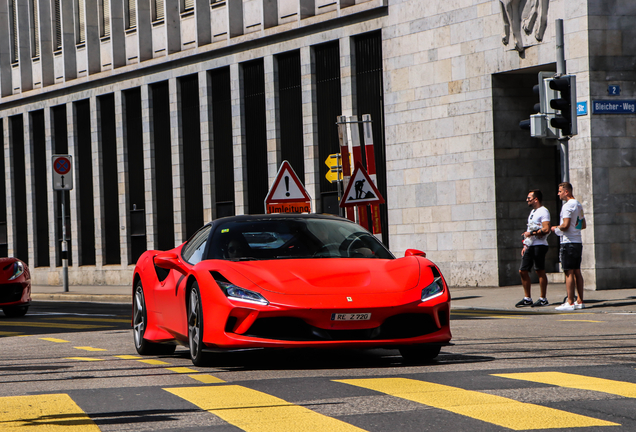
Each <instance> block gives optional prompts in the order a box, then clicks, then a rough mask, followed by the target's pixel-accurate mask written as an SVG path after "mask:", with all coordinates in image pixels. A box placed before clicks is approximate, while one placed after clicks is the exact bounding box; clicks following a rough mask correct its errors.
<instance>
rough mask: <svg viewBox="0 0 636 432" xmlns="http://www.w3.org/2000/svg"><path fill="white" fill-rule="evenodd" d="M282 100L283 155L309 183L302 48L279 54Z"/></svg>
mask: <svg viewBox="0 0 636 432" xmlns="http://www.w3.org/2000/svg"><path fill="white" fill-rule="evenodd" d="M277 60H278V101H279V111H278V112H279V116H278V117H277V121H278V128H279V130H280V154H281V159H282V160H286V161H288V162H289V163H290V165H291V166H292V168H293V169H294V171H295V172H296V174H297V175H298V178H300V180H301V181H302V182H303V184H304V183H305V150H304V146H303V98H302V83H301V75H300V51H293V52H291V53H285V54H281V55H279V56H277Z"/></svg>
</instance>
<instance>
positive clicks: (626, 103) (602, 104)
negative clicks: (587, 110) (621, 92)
mask: <svg viewBox="0 0 636 432" xmlns="http://www.w3.org/2000/svg"><path fill="white" fill-rule="evenodd" d="M592 113H593V114H635V113H636V100H600V101H592Z"/></svg>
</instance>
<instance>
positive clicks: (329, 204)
mask: <svg viewBox="0 0 636 432" xmlns="http://www.w3.org/2000/svg"><path fill="white" fill-rule="evenodd" d="M314 60H315V70H314V73H315V79H316V117H317V122H318V124H317V129H318V159H319V160H318V166H319V167H320V170H319V177H320V179H319V184H320V203H321V209H322V210H321V211H322V213H331V214H335V215H337V214H339V207H338V186H337V184H336V183H331V182H330V181H328V180H327V179H326V178H325V175H326V174H327V169H328V168H327V165H326V164H324V163H323V161H325V160H326V159H327V157H328V156H329V155H330V154H333V153H339V152H340V141H339V140H338V127H337V125H336V120H337V117H338V116H339V115H342V99H341V92H340V47H339V45H338V42H330V43H327V44H323V45H318V46H315V47H314Z"/></svg>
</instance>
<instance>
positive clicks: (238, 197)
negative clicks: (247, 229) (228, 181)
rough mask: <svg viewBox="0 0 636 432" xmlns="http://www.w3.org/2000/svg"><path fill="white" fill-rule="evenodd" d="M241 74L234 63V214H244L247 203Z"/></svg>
mask: <svg viewBox="0 0 636 432" xmlns="http://www.w3.org/2000/svg"><path fill="white" fill-rule="evenodd" d="M241 81H242V72H241V68H240V65H239V64H238V63H234V64H232V65H230V83H231V93H232V142H233V157H234V199H235V203H234V205H235V213H236V214H237V215H242V214H245V213H246V211H245V204H246V202H247V195H246V194H247V188H246V187H245V186H246V185H245V179H246V178H247V176H246V175H245V170H246V169H247V168H246V164H245V152H246V145H245V133H244V131H243V122H242V119H243V117H244V112H243V101H242V84H241Z"/></svg>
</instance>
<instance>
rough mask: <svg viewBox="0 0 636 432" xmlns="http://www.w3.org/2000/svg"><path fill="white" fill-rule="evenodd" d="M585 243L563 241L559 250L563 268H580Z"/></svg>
mask: <svg viewBox="0 0 636 432" xmlns="http://www.w3.org/2000/svg"><path fill="white" fill-rule="evenodd" d="M582 256H583V243H563V244H562V245H561V249H560V250H559V258H560V261H561V269H562V270H580V269H581V257H582Z"/></svg>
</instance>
